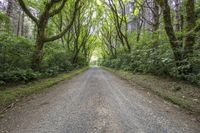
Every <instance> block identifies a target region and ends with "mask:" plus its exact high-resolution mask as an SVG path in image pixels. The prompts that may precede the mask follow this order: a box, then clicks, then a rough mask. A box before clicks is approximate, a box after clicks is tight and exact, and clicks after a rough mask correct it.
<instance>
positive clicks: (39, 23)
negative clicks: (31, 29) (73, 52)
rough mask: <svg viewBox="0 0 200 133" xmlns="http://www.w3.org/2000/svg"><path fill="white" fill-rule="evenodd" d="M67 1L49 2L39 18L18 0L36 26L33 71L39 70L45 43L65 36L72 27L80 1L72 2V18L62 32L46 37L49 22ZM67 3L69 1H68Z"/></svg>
mask: <svg viewBox="0 0 200 133" xmlns="http://www.w3.org/2000/svg"><path fill="white" fill-rule="evenodd" d="M67 1H68V0H49V1H47V3H46V4H45V6H44V9H43V11H42V12H40V15H39V17H38V18H37V17H35V16H34V15H33V13H32V12H31V11H30V10H29V8H28V7H27V5H26V4H25V2H24V1H23V0H18V2H19V4H20V6H21V8H22V9H23V11H24V12H25V13H26V14H27V15H28V16H29V17H30V18H31V19H32V21H33V22H34V23H35V24H36V28H37V35H36V50H35V53H34V55H33V61H32V69H33V70H35V71H39V70H40V64H41V62H42V57H43V47H44V44H45V43H46V42H51V41H54V40H57V39H59V38H61V37H62V36H64V35H65V33H66V32H67V31H68V30H69V29H70V28H71V26H72V25H73V22H74V20H75V18H76V14H77V11H78V10H79V8H80V4H79V3H80V1H81V0H76V1H75V2H74V9H73V13H72V18H71V20H70V22H68V25H67V26H66V27H65V28H63V30H62V31H61V32H60V33H58V34H57V35H54V36H52V37H47V35H46V30H47V26H48V22H49V20H50V19H51V18H52V17H54V16H55V15H57V14H59V13H60V12H61V11H62V10H63V8H64V7H65V5H66V3H67ZM68 2H69V1H68Z"/></svg>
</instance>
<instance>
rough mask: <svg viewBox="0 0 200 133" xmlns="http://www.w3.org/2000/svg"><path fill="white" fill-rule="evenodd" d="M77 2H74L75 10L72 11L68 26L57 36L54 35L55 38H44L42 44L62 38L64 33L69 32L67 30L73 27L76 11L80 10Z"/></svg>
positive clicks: (78, 0) (77, 0)
mask: <svg viewBox="0 0 200 133" xmlns="http://www.w3.org/2000/svg"><path fill="white" fill-rule="evenodd" d="M79 2H80V0H76V2H75V8H74V11H73V18H72V20H71V22H70V23H69V24H68V26H66V28H65V29H64V30H63V31H62V32H60V33H59V34H57V35H55V36H52V37H50V38H45V39H44V42H51V41H55V40H57V39H59V38H61V37H62V36H64V35H65V33H66V32H67V31H69V29H70V28H71V27H72V25H73V23H74V21H75V19H76V14H77V11H78V10H80V7H81V6H78V5H79Z"/></svg>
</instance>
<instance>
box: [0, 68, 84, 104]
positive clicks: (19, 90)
mask: <svg viewBox="0 0 200 133" xmlns="http://www.w3.org/2000/svg"><path fill="white" fill-rule="evenodd" d="M87 69H88V67H86V68H82V69H79V70H74V71H72V72H69V73H65V74H60V75H58V76H56V77H51V78H46V79H40V80H38V81H34V82H32V83H29V84H27V85H19V86H16V87H12V88H11V89H10V88H6V89H5V90H3V91H0V107H3V106H5V105H8V104H10V103H12V102H14V101H16V100H17V99H20V98H22V97H25V96H28V95H31V94H34V93H38V92H40V91H43V90H45V89H50V87H51V86H53V85H55V84H58V83H59V82H60V81H63V80H66V79H69V78H71V77H73V76H75V75H77V74H80V73H82V72H84V71H85V70H87Z"/></svg>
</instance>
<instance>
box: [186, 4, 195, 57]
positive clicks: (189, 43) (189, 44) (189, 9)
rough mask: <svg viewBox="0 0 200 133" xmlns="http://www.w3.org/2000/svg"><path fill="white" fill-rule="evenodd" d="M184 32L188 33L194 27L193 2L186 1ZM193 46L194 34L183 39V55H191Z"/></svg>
mask: <svg viewBox="0 0 200 133" xmlns="http://www.w3.org/2000/svg"><path fill="white" fill-rule="evenodd" d="M186 14H187V18H186V31H187V32H190V31H191V30H192V29H194V28H195V26H196V16H195V0H188V1H187V3H186ZM194 44H195V34H194V33H193V32H191V33H189V34H187V35H186V38H185V47H184V50H185V54H186V56H190V55H191V54H192V53H193V46H194Z"/></svg>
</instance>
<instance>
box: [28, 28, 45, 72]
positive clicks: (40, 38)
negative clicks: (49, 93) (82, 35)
mask: <svg viewBox="0 0 200 133" xmlns="http://www.w3.org/2000/svg"><path fill="white" fill-rule="evenodd" d="M43 46H44V28H41V29H38V33H37V38H36V46H35V52H34V53H33V60H32V67H31V68H32V69H33V70H34V71H40V65H41V62H42V58H43Z"/></svg>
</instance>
